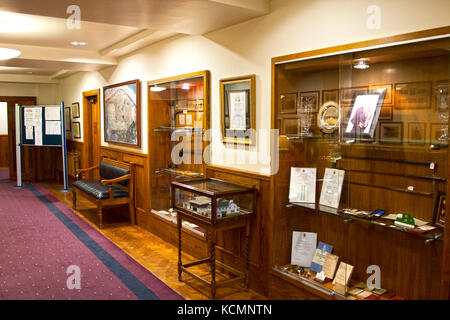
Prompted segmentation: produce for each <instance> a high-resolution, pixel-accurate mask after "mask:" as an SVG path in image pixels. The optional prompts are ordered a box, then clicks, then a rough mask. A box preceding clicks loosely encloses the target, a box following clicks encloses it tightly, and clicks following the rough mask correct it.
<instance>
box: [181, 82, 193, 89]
mask: <svg viewBox="0 0 450 320" xmlns="http://www.w3.org/2000/svg"><path fill="white" fill-rule="evenodd" d="M190 88H191V85H190V84H189V83H183V84H182V85H181V89H183V90H189V89H190Z"/></svg>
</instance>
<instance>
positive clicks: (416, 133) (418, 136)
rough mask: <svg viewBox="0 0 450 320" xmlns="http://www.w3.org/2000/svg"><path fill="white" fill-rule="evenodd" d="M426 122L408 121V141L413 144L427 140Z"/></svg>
mask: <svg viewBox="0 0 450 320" xmlns="http://www.w3.org/2000/svg"><path fill="white" fill-rule="evenodd" d="M426 127H427V124H426V123H425V122H409V123H408V142H409V143H412V144H423V143H425V141H426V132H427V131H426Z"/></svg>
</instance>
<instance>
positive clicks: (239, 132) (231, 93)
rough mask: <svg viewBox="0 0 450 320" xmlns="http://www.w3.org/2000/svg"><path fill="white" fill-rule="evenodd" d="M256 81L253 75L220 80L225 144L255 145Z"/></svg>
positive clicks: (223, 139)
mask: <svg viewBox="0 0 450 320" xmlns="http://www.w3.org/2000/svg"><path fill="white" fill-rule="evenodd" d="M255 79H256V76H255V75H254V74H252V75H247V76H241V77H235V78H228V79H221V80H220V102H221V109H222V113H221V114H222V141H223V142H224V143H236V144H246V145H254V144H255V134H254V133H255V129H256V101H255V99H256V98H255V87H256V85H255V82H256V80H255ZM290 98H291V97H290ZM290 98H287V99H290ZM280 99H281V96H280ZM284 99H285V98H283V99H282V100H283V102H285V101H284ZM286 108H292V106H291V105H289V106H286Z"/></svg>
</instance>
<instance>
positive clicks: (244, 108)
mask: <svg viewBox="0 0 450 320" xmlns="http://www.w3.org/2000/svg"><path fill="white" fill-rule="evenodd" d="M255 79H256V76H255V75H254V74H252V75H247V76H241V77H235V78H228V79H221V80H220V104H221V111H222V112H221V114H222V141H223V142H224V143H236V144H246V145H254V144H255V134H254V133H255V130H256V97H255V86H256V84H255V81H256V80H255Z"/></svg>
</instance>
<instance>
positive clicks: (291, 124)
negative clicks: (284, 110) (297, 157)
mask: <svg viewBox="0 0 450 320" xmlns="http://www.w3.org/2000/svg"><path fill="white" fill-rule="evenodd" d="M299 127H300V119H298V118H285V119H282V120H281V134H282V135H285V136H288V137H292V136H298V134H299V131H300V130H299Z"/></svg>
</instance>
